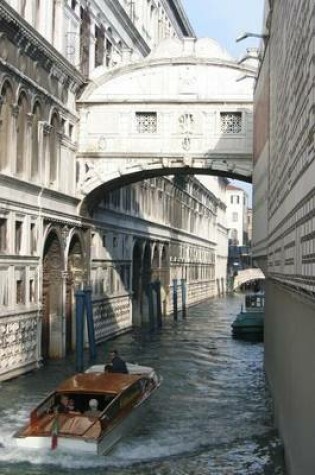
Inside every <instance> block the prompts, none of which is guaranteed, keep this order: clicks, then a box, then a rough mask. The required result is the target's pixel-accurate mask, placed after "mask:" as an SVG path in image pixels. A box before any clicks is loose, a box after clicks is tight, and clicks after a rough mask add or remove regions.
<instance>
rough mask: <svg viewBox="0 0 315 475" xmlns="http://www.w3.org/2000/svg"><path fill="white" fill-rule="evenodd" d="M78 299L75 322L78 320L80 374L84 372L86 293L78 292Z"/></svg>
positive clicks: (76, 349)
mask: <svg viewBox="0 0 315 475" xmlns="http://www.w3.org/2000/svg"><path fill="white" fill-rule="evenodd" d="M75 299H76V310H75V320H76V345H75V354H76V370H77V371H78V372H79V373H82V372H83V332H84V325H83V316H84V303H85V302H84V301H85V293H84V292H83V291H82V290H78V291H77V292H76V293H75Z"/></svg>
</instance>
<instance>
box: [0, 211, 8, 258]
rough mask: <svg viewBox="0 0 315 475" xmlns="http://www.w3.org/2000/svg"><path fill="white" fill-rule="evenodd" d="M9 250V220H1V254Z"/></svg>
mask: <svg viewBox="0 0 315 475" xmlns="http://www.w3.org/2000/svg"><path fill="white" fill-rule="evenodd" d="M6 250H7V220H6V219H5V218H0V252H5V251H6Z"/></svg>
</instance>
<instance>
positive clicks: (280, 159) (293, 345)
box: [253, 0, 315, 475]
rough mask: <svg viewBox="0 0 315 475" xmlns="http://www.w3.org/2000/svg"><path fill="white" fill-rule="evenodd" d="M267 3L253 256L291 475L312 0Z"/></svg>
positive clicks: (304, 420)
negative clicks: (261, 276)
mask: <svg viewBox="0 0 315 475" xmlns="http://www.w3.org/2000/svg"><path fill="white" fill-rule="evenodd" d="M265 3H266V8H265V10H266V25H265V28H266V32H267V33H268V35H269V38H268V39H267V41H266V51H265V55H264V56H263V55H262V58H263V65H262V68H261V70H260V74H259V78H258V84H257V89H256V95H255V110H256V113H255V140H254V223H253V224H254V229H253V232H254V237H253V240H254V256H255V258H257V260H258V262H259V263H260V265H261V267H262V269H263V270H264V272H265V274H266V275H267V281H266V312H265V337H264V344H265V367H266V371H267V376H268V380H269V383H270V387H271V391H272V395H273V401H274V408H275V418H276V423H277V425H278V428H279V431H280V435H281V438H282V440H283V443H284V448H285V459H286V469H287V471H288V473H289V474H290V475H291V474H292V475H308V474H311V473H312V472H313V471H314V466H315V457H314V448H313V444H312V442H311V441H312V440H314V437H315V430H314V427H315V408H314V397H313V395H314V378H313V374H314V372H315V365H314V361H315V358H314V344H313V342H314V339H315V328H314V302H315V259H314V255H315V244H314V242H315V241H314V235H315V218H314V209H315V160H314V159H315V153H314V130H315V117H314V98H315V94H314V72H315V69H314V51H315V50H314V25H315V23H314V18H315V17H314V2H313V1H312V0H290V1H286V0H278V1H275V2H272V10H271V11H270V8H269V5H268V4H270V2H265Z"/></svg>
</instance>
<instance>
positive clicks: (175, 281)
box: [173, 279, 177, 320]
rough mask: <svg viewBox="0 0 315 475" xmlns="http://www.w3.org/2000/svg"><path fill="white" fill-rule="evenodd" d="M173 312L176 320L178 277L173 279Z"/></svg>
mask: <svg viewBox="0 0 315 475" xmlns="http://www.w3.org/2000/svg"><path fill="white" fill-rule="evenodd" d="M173 313H174V320H177V279H173Z"/></svg>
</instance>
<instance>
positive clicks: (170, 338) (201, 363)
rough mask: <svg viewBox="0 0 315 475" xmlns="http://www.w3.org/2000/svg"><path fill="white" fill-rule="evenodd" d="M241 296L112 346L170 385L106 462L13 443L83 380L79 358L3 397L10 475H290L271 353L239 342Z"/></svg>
mask: <svg viewBox="0 0 315 475" xmlns="http://www.w3.org/2000/svg"><path fill="white" fill-rule="evenodd" d="M241 302H242V297H241V296H233V297H228V298H226V299H222V300H220V299H214V300H209V301H207V302H205V303H203V304H201V305H198V306H195V307H193V308H191V309H190V310H189V314H188V316H187V318H186V320H182V319H181V318H179V320H178V322H176V323H175V322H173V321H171V320H169V321H168V322H167V323H165V324H164V327H163V329H161V330H158V331H154V332H145V331H139V330H138V331H133V332H131V333H128V334H125V335H123V336H120V337H118V338H116V339H114V340H112V341H108V342H106V343H104V344H102V345H100V346H99V347H98V361H99V362H104V361H105V360H106V357H107V354H108V350H109V348H110V347H111V346H113V345H114V346H115V347H116V348H118V349H119V351H120V353H121V354H122V355H123V357H124V358H125V359H126V360H128V361H133V362H138V363H139V364H143V365H151V366H154V367H155V368H156V369H157V371H158V372H159V373H160V374H161V375H162V376H163V379H164V381H163V384H162V386H161V388H160V389H159V390H158V391H157V393H156V394H155V396H154V398H152V400H151V401H149V403H148V406H147V411H146V413H145V416H144V418H143V419H142V420H141V421H140V423H139V426H137V428H136V429H135V430H134V431H133V432H132V433H130V434H129V435H128V436H126V437H125V438H124V439H123V440H122V441H121V442H120V443H119V444H118V445H117V446H116V447H115V448H114V449H113V451H112V452H111V453H110V455H107V456H105V457H97V456H93V455H92V456H91V455H88V456H86V455H84V454H80V453H76V454H62V453H58V451H57V450H56V451H42V452H40V451H31V450H21V449H17V448H16V447H15V444H14V439H13V437H12V434H13V433H14V431H15V430H16V429H18V428H19V427H20V426H21V425H22V424H23V423H24V422H25V421H26V420H27V417H28V414H29V412H30V410H31V409H32V408H33V406H34V405H35V404H37V403H38V402H39V401H40V400H41V399H42V397H43V396H45V395H46V394H48V392H49V391H50V390H52V389H53V388H54V387H55V386H56V385H57V384H58V383H59V382H61V381H62V380H63V379H64V378H65V377H67V376H68V375H70V374H72V373H73V372H74V359H73V357H71V358H68V359H66V360H63V361H59V362H52V363H49V364H48V365H46V367H45V368H42V369H40V370H38V371H36V372H33V373H30V374H28V375H26V376H23V377H19V378H17V379H15V380H12V381H9V382H4V383H2V384H1V388H0V391H1V392H0V417H1V429H0V474H1V475H35V474H36V475H46V474H47V475H48V474H50V475H67V474H70V473H74V471H75V473H76V475H88V474H89V475H90V474H92V473H93V474H95V475H149V474H154V475H236V474H237V475H245V474H250V475H259V474H270V475H282V474H284V473H285V472H284V465H283V450H282V446H281V443H280V441H279V439H278V437H277V433H276V431H275V430H274V426H273V416H272V404H271V398H270V394H269V391H268V387H267V384H266V380H265V375H264V371H263V344H262V343H250V342H243V341H239V340H233V339H232V338H231V329H230V325H231V323H232V321H233V319H234V317H235V315H236V313H237V312H238V311H239V309H240V306H241Z"/></svg>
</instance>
